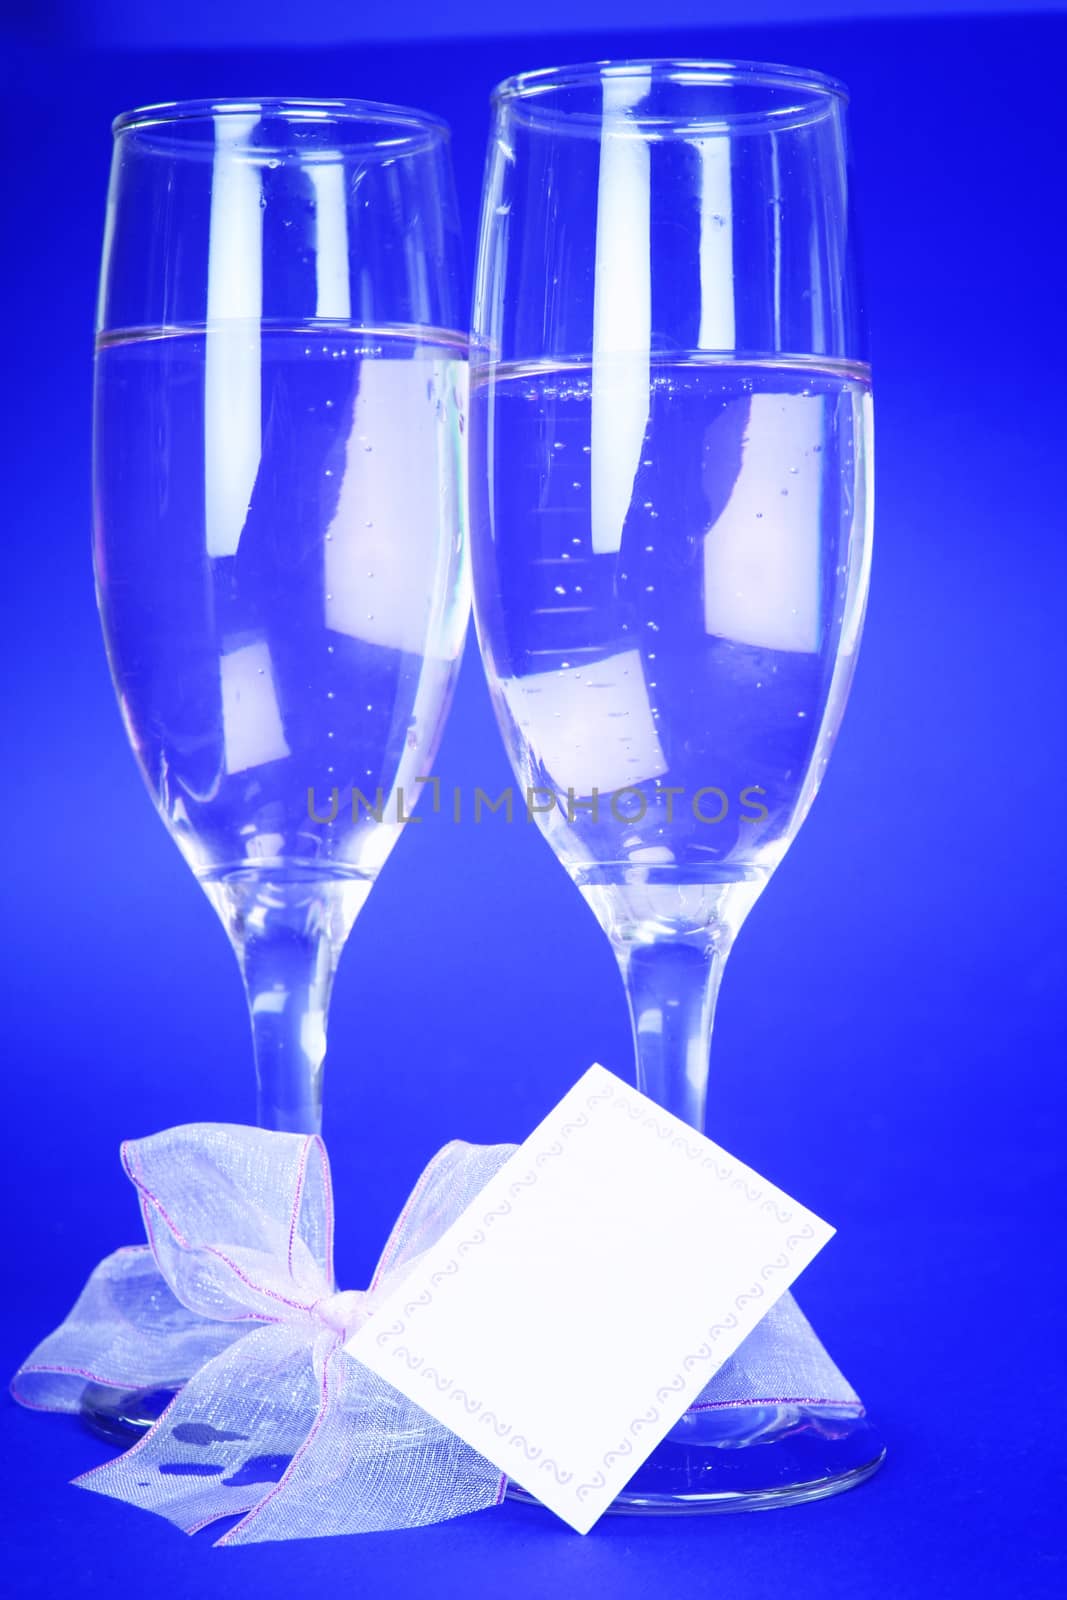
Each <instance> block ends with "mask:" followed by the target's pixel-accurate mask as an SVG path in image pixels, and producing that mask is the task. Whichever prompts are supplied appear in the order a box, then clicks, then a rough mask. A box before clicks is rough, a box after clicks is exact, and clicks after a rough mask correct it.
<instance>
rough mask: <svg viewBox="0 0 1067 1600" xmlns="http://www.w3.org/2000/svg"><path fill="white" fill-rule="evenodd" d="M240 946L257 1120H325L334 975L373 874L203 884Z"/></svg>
mask: <svg viewBox="0 0 1067 1600" xmlns="http://www.w3.org/2000/svg"><path fill="white" fill-rule="evenodd" d="M205 887H206V888H207V891H208V895H209V897H210V899H211V900H212V902H213V903H214V905H215V907H216V909H217V910H218V912H219V914H220V916H221V917H222V920H223V922H224V924H225V926H226V929H227V932H228V933H229V935H230V940H231V942H232V944H233V947H234V949H235V951H236V952H237V959H238V961H239V962H240V966H241V973H242V976H243V978H244V982H245V992H246V993H247V996H248V1006H249V1011H250V1013H251V1018H252V1042H253V1047H254V1050H255V1060H256V1083H257V1090H258V1099H257V1118H256V1120H257V1122H258V1123H259V1126H260V1127H261V1128H273V1129H277V1130H279V1131H282V1132H285V1133H318V1132H319V1131H320V1130H321V1127H322V1075H323V1074H322V1069H323V1061H324V1059H325V1056H326V1022H327V1016H328V1013H329V1006H330V993H331V990H332V988H333V979H334V974H335V972H336V971H337V963H338V960H339V959H340V955H341V951H342V949H343V948H344V943H345V940H346V939H347V937H348V934H349V931H350V929H351V927H352V923H353V921H354V920H355V915H356V912H357V911H358V909H359V907H360V906H361V905H362V903H363V900H364V899H365V898H366V894H367V891H368V889H369V887H370V885H369V883H362V882H358V881H339V880H335V879H304V880H300V879H297V880H295V881H288V882H278V881H264V880H263V879H260V878H258V877H255V876H251V875H250V876H248V877H241V878H238V879H233V878H231V879H228V880H225V881H222V882H215V883H212V884H207V885H205Z"/></svg>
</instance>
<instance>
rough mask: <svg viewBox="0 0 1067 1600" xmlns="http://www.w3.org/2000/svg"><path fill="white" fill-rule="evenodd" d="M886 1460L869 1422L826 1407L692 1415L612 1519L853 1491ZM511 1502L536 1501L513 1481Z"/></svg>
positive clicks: (786, 1502) (616, 1504) (743, 1507)
mask: <svg viewBox="0 0 1067 1600" xmlns="http://www.w3.org/2000/svg"><path fill="white" fill-rule="evenodd" d="M884 1459H885V1446H884V1444H883V1443H882V1441H881V1439H880V1438H879V1436H878V1434H877V1433H876V1432H875V1430H874V1428H872V1427H871V1424H870V1423H869V1422H868V1421H867V1419H866V1417H865V1416H862V1415H857V1413H856V1412H855V1411H854V1410H849V1409H844V1408H835V1407H829V1406H796V1405H780V1406H726V1407H715V1408H714V1409H710V1410H706V1411H694V1412H687V1413H686V1415H685V1416H684V1417H683V1418H682V1420H681V1422H679V1423H678V1425H677V1426H676V1427H674V1428H672V1429H671V1431H670V1433H669V1434H668V1435H667V1437H666V1438H665V1439H664V1440H663V1442H662V1444H659V1445H657V1447H656V1449H655V1450H653V1452H652V1454H651V1455H650V1456H649V1458H648V1460H647V1461H646V1462H645V1463H644V1465H643V1466H641V1467H639V1468H638V1470H637V1471H636V1472H635V1473H634V1475H633V1477H632V1478H631V1479H630V1481H629V1483H628V1484H627V1485H626V1487H625V1489H623V1491H622V1493H621V1494H620V1495H619V1496H618V1498H617V1499H616V1500H614V1501H612V1503H611V1505H610V1506H609V1507H608V1513H609V1514H610V1513H612V1512H615V1513H630V1514H631V1515H641V1514H644V1515H656V1514H659V1515H674V1516H677V1515H679V1514H682V1513H687V1512H688V1513H694V1512H710V1511H769V1510H771V1509H772V1508H773V1507H775V1506H791V1505H799V1504H801V1503H802V1502H803V1501H805V1500H821V1499H824V1498H825V1497H826V1496H827V1495H831V1494H842V1493H843V1492H844V1491H845V1490H846V1489H852V1488H855V1486H856V1484H858V1483H863V1482H864V1480H865V1479H866V1478H869V1477H870V1476H871V1475H872V1473H875V1472H877V1470H878V1468H879V1467H880V1466H881V1464H882V1462H883V1460H884ZM507 1492H508V1498H509V1499H513V1500H520V1501H523V1502H525V1503H526V1504H527V1505H537V1504H539V1502H538V1500H537V1499H536V1497H535V1496H534V1495H532V1494H529V1493H528V1492H527V1491H526V1490H525V1489H522V1488H520V1487H519V1485H518V1484H517V1483H514V1482H513V1481H512V1482H509V1483H508V1491H507Z"/></svg>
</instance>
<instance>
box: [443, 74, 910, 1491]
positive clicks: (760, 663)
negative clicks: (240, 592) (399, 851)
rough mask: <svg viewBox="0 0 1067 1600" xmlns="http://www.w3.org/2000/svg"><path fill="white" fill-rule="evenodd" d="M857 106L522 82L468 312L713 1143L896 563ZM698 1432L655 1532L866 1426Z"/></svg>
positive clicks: (667, 1033) (820, 1466)
mask: <svg viewBox="0 0 1067 1600" xmlns="http://www.w3.org/2000/svg"><path fill="white" fill-rule="evenodd" d="M845 104H846V96H845V92H844V90H843V88H842V86H841V85H840V84H838V83H836V82H834V81H832V80H830V79H827V78H825V77H823V76H822V75H820V74H818V73H808V72H801V71H797V70H794V69H790V68H784V67H775V66H768V65H764V64H759V63H722V62H720V63H715V62H671V61H646V62H622V63H598V64H595V65H591V66H585V67H570V68H563V69H559V70H549V71H543V72H533V73H529V74H525V75H523V76H521V77H519V78H515V79H512V80H510V81H509V82H507V83H505V84H503V85H501V87H500V88H499V89H498V90H497V92H496V94H495V96H494V109H493V117H494V122H493V130H492V137H491V142H490V152H489V161H488V166H487V172H486V181H485V191H484V197H483V210H482V227H481V241H480V252H479V262H478V277H477V287H476V295H475V308H474V343H473V351H472V358H473V359H472V387H471V445H472V464H471V494H472V542H473V560H474V581H475V609H476V617H477V623H478V630H479V637H480V641H481V648H482V652H483V656H484V660H485V665H486V669H487V673H488V677H489V683H490V689H491V692H492V697H493V701H494V705H495V709H496V714H497V718H498V721H499V724H500V727H501V730H502V732H503V735H504V740H505V743H506V745H507V748H508V752H509V755H510V758H511V761H512V765H513V767H514V769H515V772H516V774H517V775H518V777H519V779H520V782H521V783H522V785H523V786H524V788H525V789H526V791H527V794H528V797H529V804H530V810H531V811H532V812H533V813H534V814H535V815H536V817H537V821H538V823H539V825H540V827H541V830H542V832H543V833H544V835H545V837H546V838H547V840H548V842H549V844H550V845H551V846H552V848H553V850H554V851H555V853H556V855H557V856H558V857H559V859H560V861H561V862H562V863H563V865H564V866H565V867H566V869H567V871H568V872H569V874H570V875H571V877H572V879H573V881H574V882H575V884H576V885H577V886H578V888H579V889H580V891H581V893H582V895H583V896H584V898H585V900H586V901H587V903H588V905H589V906H590V908H591V909H592V911H593V913H594V914H595V916H596V917H597V919H598V921H599V922H600V924H601V926H602V927H603V929H604V931H605V933H606V934H607V935H608V937H609V938H610V940H611V943H612V947H613V949H614V951H615V954H616V956H617V959H618V963H619V967H620V969H621V972H622V976H623V980H624V983H625V986H626V992H627V995H628V999H629V1004H630V1011H631V1016H632V1021H633V1030H634V1042H635V1050H636V1057H637V1078H638V1083H639V1086H640V1087H641V1088H642V1089H643V1090H644V1091H645V1093H647V1094H649V1095H650V1096H652V1098H654V1099H655V1100H657V1101H658V1102H659V1103H660V1104H661V1105H662V1106H664V1107H666V1108H667V1109H668V1110H670V1111H672V1112H674V1113H675V1114H676V1115H678V1116H679V1117H681V1118H683V1119H684V1120H686V1121H687V1122H689V1123H690V1124H691V1125H692V1126H694V1127H696V1128H699V1129H703V1127H704V1118H705V1097H706V1089H707V1081H708V1053H709V1046H710V1038H711V1025H712V1016H713V1012H714V1007H715V999H716V995H717V992H718V988H719V983H720V980H721V977H722V972H723V967H724V965H725V962H726V959H727V957H728V955H729V953H730V949H731V947H732V945H733V942H734V939H735V937H736V935H737V933H738V930H739V929H740V927H741V924H742V923H743V921H744V919H745V917H746V915H747V913H748V912H749V910H750V909H751V908H752V906H753V904H754V903H755V901H756V899H757V898H758V896H759V895H760V893H761V892H762V890H763V888H764V887H765V885H766V883H767V881H768V879H769V877H770V875H771V873H772V872H773V871H774V869H775V868H776V867H777V865H778V863H779V862H780V861H781V859H782V857H783V855H784V854H785V852H786V850H787V848H788V846H789V843H790V841H791V840H792V839H793V837H794V836H795V834H796V832H797V829H798V828H799V827H800V825H801V823H802V822H803V820H804V817H805V816H806V814H807V811H808V808H809V807H810V805H811V803H812V801H813V799H814V797H815V794H816V791H817V789H818V787H819V783H820V781H821V779H822V776H823V773H824V771H825V768H826V764H827V761H828V759H829V756H830V752H831V749H832V747H833V743H834V739H835V737H836V735H837V731H838V727H839V725H840V721H841V716H842V713H843V711H844V706H845V700H846V698H847V695H848V689H849V684H850V682H851V678H852V673H853V668H854V665H855V660H856V650H857V645H858V642H859V635H860V629H861V625H862V618H863V611H864V605H865V599H866V592H867V580H868V570H869V563H870V548H871V546H870V539H871V507H872V501H871V470H872V459H871V398H870V375H869V370H868V367H867V365H866V364H865V361H864V341H863V334H862V328H861V319H860V314H859V305H858V301H857V290H856V282H855V276H854V260H853V240H852V232H851V228H850V222H849V209H848V175H847V166H846V143H845ZM819 1400H820V1397H819V1396H818V1395H791V1396H781V1401H782V1403H781V1404H775V1405H764V1406H757V1407H750V1406H737V1407H730V1406H727V1407H725V1408H718V1409H715V1410H708V1411H704V1412H690V1413H689V1414H687V1416H686V1418H685V1419H683V1423H682V1424H681V1425H680V1426H679V1428H677V1429H675V1430H674V1431H673V1433H672V1434H671V1435H670V1436H669V1437H668V1439H667V1441H665V1443H664V1444H663V1445H661V1446H660V1447H659V1449H657V1451H655V1452H654V1453H653V1455H652V1456H651V1457H650V1458H649V1460H648V1462H647V1463H646V1464H645V1466H644V1467H643V1468H642V1469H641V1470H640V1472H639V1473H638V1474H637V1475H636V1477H635V1478H634V1480H633V1482H632V1483H631V1485H630V1487H629V1489H628V1490H627V1491H626V1493H625V1494H624V1495H623V1497H622V1500H621V1502H619V1503H620V1504H621V1505H622V1506H624V1507H625V1506H628V1507H630V1508H634V1509H642V1510H649V1509H665V1510H678V1509H719V1508H722V1507H724V1506H725V1507H730V1506H742V1507H746V1506H752V1505H763V1504H773V1503H776V1502H781V1501H785V1500H798V1499H805V1498H810V1497H813V1496H815V1495H818V1494H825V1493H828V1492H833V1490H834V1489H837V1488H843V1487H847V1486H848V1485H849V1484H850V1483H853V1482H856V1481H858V1480H859V1478H861V1477H862V1476H864V1475H866V1473H868V1472H869V1471H871V1470H873V1468H874V1466H876V1465H877V1463H878V1461H879V1460H880V1458H881V1445H880V1443H879V1442H878V1440H877V1438H876V1436H875V1435H874V1434H873V1431H872V1430H871V1428H870V1426H869V1424H868V1423H867V1422H866V1420H865V1419H864V1418H863V1416H862V1415H861V1414H860V1415H856V1414H855V1413H854V1412H852V1411H848V1410H845V1411H843V1412H842V1411H839V1410H835V1408H833V1407H829V1406H826V1405H820V1403H819Z"/></svg>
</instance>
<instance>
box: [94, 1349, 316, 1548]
mask: <svg viewBox="0 0 1067 1600" xmlns="http://www.w3.org/2000/svg"><path fill="white" fill-rule="evenodd" d="M318 1402H319V1395H318V1385H317V1381H316V1372H315V1363H314V1362H313V1359H312V1342H311V1340H310V1339H309V1337H308V1329H307V1327H306V1326H304V1327H300V1326H296V1327H294V1326H292V1325H291V1324H286V1323H278V1324H271V1325H269V1326H267V1327H263V1326H259V1327H257V1328H255V1330H254V1331H253V1332H248V1331H247V1324H246V1331H245V1334H244V1337H243V1338H241V1339H239V1340H238V1341H237V1342H236V1343H235V1344H233V1345H231V1347H230V1348H229V1349H228V1350H224V1351H223V1352H222V1354H221V1355H218V1356H216V1357H215V1358H214V1359H213V1360H211V1361H209V1362H208V1363H207V1365H206V1366H203V1367H201V1369H200V1371H199V1372H197V1373H196V1374H195V1376H194V1377H192V1378H191V1379H190V1380H189V1382H188V1383H187V1384H186V1386H185V1388H184V1389H182V1391H181V1392H180V1394H178V1395H177V1396H176V1397H175V1399H174V1400H173V1401H172V1402H171V1404H170V1405H169V1406H168V1408H167V1410H166V1411H165V1412H164V1413H163V1415H162V1416H161V1417H160V1419H159V1421H158V1422H157V1423H156V1424H155V1425H154V1427H152V1429H151V1430H150V1431H149V1432H148V1433H146V1434H145V1436H144V1438H143V1439H140V1440H138V1442H137V1443H136V1444H135V1445H134V1446H133V1447H132V1449H130V1450H127V1451H126V1453H125V1455H122V1456H119V1457H118V1458H117V1459H116V1460H114V1461H108V1462H105V1463H104V1465H103V1466H100V1467H95V1468H94V1469H93V1470H92V1471H91V1472H86V1473H83V1474H82V1476H81V1477H80V1478H75V1479H74V1482H75V1484H76V1485H77V1486H78V1487H79V1488H83V1489H91V1490H93V1491H94V1492H95V1493H97V1494H106V1495H110V1496H111V1498H112V1499H115V1500H125V1501H126V1502H127V1503H128V1504H129V1505H134V1506H139V1507H140V1508H141V1509H142V1510H144V1511H154V1512H155V1513H156V1514H157V1515H158V1516H161V1517H166V1518H167V1520H168V1521H170V1522H173V1523H176V1524H177V1526H178V1527H179V1528H182V1529H184V1531H185V1532H186V1533H195V1532H196V1530H197V1529H198V1528H202V1527H204V1526H205V1525H206V1524H207V1523H209V1522H214V1521H216V1520H217V1519H218V1518H219V1517H231V1516H236V1515H240V1514H242V1513H244V1512H246V1511H248V1510H250V1509H251V1508H252V1507H253V1506H255V1505H256V1504H257V1503H258V1502H259V1501H260V1500H262V1499H263V1498H264V1496H266V1495H269V1494H270V1492H271V1488H272V1485H273V1484H275V1483H276V1482H277V1481H278V1480H279V1479H280V1478H281V1477H282V1475H283V1474H284V1473H285V1471H286V1468H287V1467H288V1465H289V1463H290V1461H291V1460H292V1459H293V1457H294V1456H295V1455H296V1453H297V1452H298V1450H299V1449H300V1447H301V1445H302V1444H303V1443H304V1440H305V1439H306V1437H307V1435H308V1433H309V1432H310V1431H311V1430H312V1428H313V1427H314V1424H315V1420H316V1416H317V1413H318Z"/></svg>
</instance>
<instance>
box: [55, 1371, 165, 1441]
mask: <svg viewBox="0 0 1067 1600" xmlns="http://www.w3.org/2000/svg"><path fill="white" fill-rule="evenodd" d="M181 1387H182V1385H181V1383H178V1382H174V1383H169V1384H160V1385H159V1386H158V1387H156V1388H152V1389H134V1390H132V1391H131V1390H128V1389H108V1388H106V1387H105V1386H104V1385H103V1384H101V1383H90V1384H87V1385H86V1387H85V1389H84V1390H83V1391H82V1398H81V1409H80V1413H79V1414H80V1416H81V1420H82V1422H83V1424H84V1425H85V1427H87V1428H88V1430H89V1432H90V1433H95V1434H96V1436H97V1438H98V1439H106V1440H107V1442H108V1444H117V1445H119V1446H120V1447H121V1448H122V1449H123V1450H128V1449H129V1447H130V1445H131V1444H136V1442H137V1440H138V1439H140V1438H142V1437H143V1435H144V1434H146V1433H147V1432H148V1430H149V1428H150V1427H151V1426H152V1424H153V1423H154V1422H157V1421H158V1420H159V1418H160V1417H161V1416H162V1415H163V1413H164V1411H166V1409H167V1407H168V1406H169V1405H170V1403H171V1401H172V1400H173V1399H174V1396H175V1395H176V1394H177V1393H178V1391H179V1390H180V1389H181Z"/></svg>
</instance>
